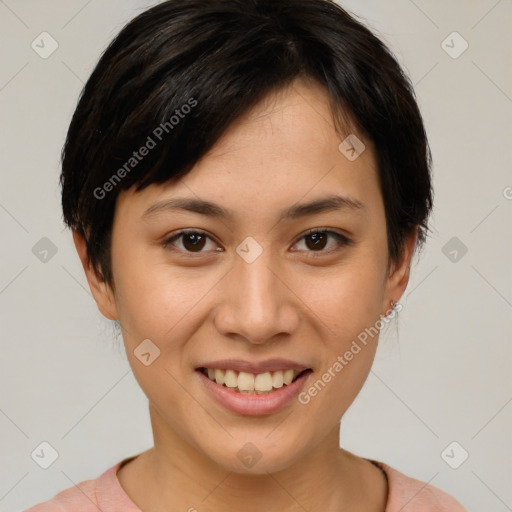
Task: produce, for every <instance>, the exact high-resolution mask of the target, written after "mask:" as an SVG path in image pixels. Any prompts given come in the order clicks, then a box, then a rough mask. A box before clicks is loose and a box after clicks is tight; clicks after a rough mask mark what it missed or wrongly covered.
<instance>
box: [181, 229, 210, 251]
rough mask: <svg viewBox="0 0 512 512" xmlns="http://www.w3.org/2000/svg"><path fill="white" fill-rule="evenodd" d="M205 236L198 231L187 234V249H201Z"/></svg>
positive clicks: (185, 239) (185, 241)
mask: <svg viewBox="0 0 512 512" xmlns="http://www.w3.org/2000/svg"><path fill="white" fill-rule="evenodd" d="M204 242H205V237H204V236H203V235H200V234H197V233H191V234H187V235H185V237H184V239H183V245H184V247H185V248H186V249H187V250H192V251H194V250H201V249H202V248H203V247H204Z"/></svg>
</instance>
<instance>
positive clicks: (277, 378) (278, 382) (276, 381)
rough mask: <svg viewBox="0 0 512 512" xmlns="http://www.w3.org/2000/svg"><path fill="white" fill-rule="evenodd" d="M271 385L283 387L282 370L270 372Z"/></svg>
mask: <svg viewBox="0 0 512 512" xmlns="http://www.w3.org/2000/svg"><path fill="white" fill-rule="evenodd" d="M272 386H273V387H275V388H276V389H278V388H282V387H283V372H274V373H273V374H272Z"/></svg>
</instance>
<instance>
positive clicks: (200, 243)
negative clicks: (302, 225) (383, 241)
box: [163, 229, 351, 253]
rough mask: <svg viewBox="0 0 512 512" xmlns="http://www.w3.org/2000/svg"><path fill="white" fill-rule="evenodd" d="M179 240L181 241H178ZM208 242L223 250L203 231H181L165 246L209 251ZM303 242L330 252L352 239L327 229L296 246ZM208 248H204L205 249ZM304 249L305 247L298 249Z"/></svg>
mask: <svg viewBox="0 0 512 512" xmlns="http://www.w3.org/2000/svg"><path fill="white" fill-rule="evenodd" d="M177 241H179V242H180V243H178V244H177V243H176V242H177ZM208 242H209V243H210V244H212V246H213V249H214V250H215V251H222V249H221V248H220V247H218V245H216V243H215V242H214V241H213V240H212V238H211V237H210V236H209V235H207V234H206V233H205V232H203V231H197V230H196V231H180V232H178V233H176V234H174V235H172V236H170V237H169V238H167V239H166V240H165V242H164V243H163V245H164V247H167V246H169V245H172V246H174V247H175V248H176V249H177V250H179V251H182V252H186V253H201V252H208V247H207V246H208ZM300 243H303V244H304V245H305V247H306V249H305V250H306V252H330V251H331V250H333V249H336V248H337V247H338V248H339V247H341V246H344V245H349V244H350V243H351V241H350V240H349V239H348V238H347V237H345V236H344V235H341V234H340V233H336V232H335V231H330V230H327V229H323V230H318V229H317V230H313V231H309V232H308V233H306V234H304V235H302V236H301V237H300V238H299V241H298V242H296V243H295V244H294V247H295V246H297V245H300ZM205 247H206V249H207V250H203V249H205ZM298 250H304V249H298Z"/></svg>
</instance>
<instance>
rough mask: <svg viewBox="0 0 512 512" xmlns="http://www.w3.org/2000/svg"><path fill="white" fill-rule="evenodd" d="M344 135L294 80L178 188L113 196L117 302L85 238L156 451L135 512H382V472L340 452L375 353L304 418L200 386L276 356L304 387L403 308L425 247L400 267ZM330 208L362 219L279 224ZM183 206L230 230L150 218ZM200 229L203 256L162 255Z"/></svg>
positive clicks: (177, 218) (330, 214)
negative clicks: (212, 369)
mask: <svg viewBox="0 0 512 512" xmlns="http://www.w3.org/2000/svg"><path fill="white" fill-rule="evenodd" d="M345 136H346V135H344V136H340V135H339V134H338V133H336V131H335V128H334V124H333V121H332V114H331V111H330V109H329V104H328V99H327V96H326V94H325V92H324V90H323V88H322V87H320V86H319V85H317V84H315V83H313V82H310V81H305V80H304V79H300V80H296V81H295V82H294V83H293V84H292V85H291V86H289V87H287V88H285V89H282V90H281V91H279V92H277V93H274V94H272V95H270V96H268V97H267V98H266V99H265V100H264V101H262V102H260V103H259V104H258V105H257V106H256V107H255V108H254V109H253V110H251V111H250V112H249V113H247V114H246V115H244V116H243V117H242V118H239V119H238V120H237V121H236V122H235V123H234V124H232V125H231V127H230V128H229V130H228V131H227V132H226V133H225V134H224V136H223V137H222V139H221V140H220V141H219V142H218V143H217V144H216V145H215V147H214V148H213V149H212V150H211V151H210V152H209V153H208V154H207V155H206V156H205V157H204V158H203V159H202V160H201V161H200V162H199V163H198V164H197V165H196V166H195V167H194V168H193V169H192V171H191V172H190V173H189V174H188V175H186V176H185V177H184V178H182V179H181V180H179V181H170V182H168V183H166V184H164V185H158V186H157V185H152V186H150V187H148V188H146V189H144V190H143V191H140V192H137V193H136V192H134V191H133V190H132V189H130V190H128V191H124V192H122V193H121V194H120V196H119V198H118V200H117V203H116V212H115V218H114V224H113V232H112V268H113V278H114V287H113V288H112V287H110V286H108V285H107V284H106V283H104V282H103V281H102V280H101V278H100V277H99V276H98V274H97V273H96V272H95V270H94V269H93V268H92V267H91V265H90V264H89V262H88V258H87V252H86V248H85V244H84V241H83V239H82V238H81V237H80V236H79V235H78V234H76V233H75V235H74V240H75V244H76V247H77V251H78V253H79V256H80V258H81V260H82V263H83V266H84V269H85V272H86V275H87V279H88V281H89V285H90V287H91V290H92V293H93V295H94V298H95V300H96V302H97V305H98V308H99V309H100V311H101V312H102V313H103V315H104V316H106V317H107V318H109V319H116V320H118V321H119V322H120V325H121V328H122V333H123V338H124V342H125V347H126V352H127V355H128V358H129V362H130V365H131V367H132V369H133V373H134V375H135V377H136V379H137V381H138V382H139V384H140V386H141V388H142V390H143V391H144V393H145V394H146V396H147V397H148V401H149V410H150V417H151V424H152V428H153V434H154V447H153V448H152V449H150V450H148V451H146V452H144V453H142V454H141V455H139V456H138V457H136V458H135V459H134V460H132V461H131V462H129V463H128V464H126V465H125V466H123V467H122V469H121V470H120V471H119V472H118V478H119V481H120V483H121V486H122V487H123V488H124V490H125V491H126V493H127V494H128V496H130V498H131V499H132V500H133V501H134V502H135V503H136V504H137V505H138V506H139V507H140V508H141V509H143V510H153V511H174V510H183V511H185V510H193V509H192V507H195V509H197V510H199V511H218V510H223V511H235V510H248V511H258V512H259V511H261V510H275V511H298V510H301V511H302V510H309V511H320V510H322V511H335V510H336V511H339V510H350V511H356V512H357V511H363V510H364V511H375V512H377V511H378V512H382V511H383V510H384V508H385V503H386V499H387V483H386V479H385V477H384V475H383V474H382V472H381V471H380V470H379V469H378V468H376V467H375V466H374V465H373V464H371V463H370V462H368V461H367V460H364V459H362V458H359V457H356V456H355V455H353V454H351V453H349V452H347V451H345V450H343V449H340V448H339V423H340V419H341V417H342V416H343V414H344V413H345V411H346V410H347V408H348V407H349V406H350V404H351V403H352V402H353V400H354V399H355V397H356V396H357V394H358V392H359V391H360V389H361V387H362V385H363V384H364V382H365V380H366V378H367V376H368V373H369V371H370V367H371V364H372V362H373V358H374V355H375V350H376V346H377V337H374V338H373V340H371V341H370V342H369V343H368V344H367V346H366V347H364V348H363V350H361V352H359V353H358V354H357V355H356V356H354V358H353V359H352V360H351V361H350V363H349V364H348V365H347V366H345V367H344V368H343V370H342V371H341V372H339V373H338V374H336V377H335V378H333V379H332V380H331V381H330V382H329V383H328V384H327V385H326V386H325V388H324V389H323V390H322V391H321V392H319V393H318V394H317V396H315V397H313V398H311V400H310V401H309V403H308V404H306V405H303V404H301V403H299V402H298V401H297V400H292V401H291V403H290V404H288V405H287V406H286V407H285V408H284V409H282V410H280V411H278V412H276V413H274V414H269V415H266V416H259V417H250V416H246V415H240V414H235V413H233V412H230V411H228V410H226V409H225V408H223V407H222V406H221V405H220V404H218V403H217V402H216V401H215V400H214V399H212V398H211V396H210V395H209V394H207V392H206V391H205V390H204V387H203V386H202V383H201V382H200V379H199V377H198V375H197V373H196V372H195V368H196V367H197V366H198V365H199V364H200V363H201V362H204V361H208V360H210V361H211V360H215V359H224V358H239V359H246V360H258V361H261V360H263V359H266V358H272V357H283V358H289V359H293V360H295V361H298V362H301V363H305V364H307V366H308V367H310V368H312V370H313V373H312V374H310V375H309V377H308V380H307V382H306V384H305V387H304V388H303V389H307V388H308V387H309V386H311V385H312V383H313V382H315V381H316V380H317V379H318V378H319V377H320V376H321V375H322V374H323V373H324V372H326V371H327V369H328V368H329V367H332V365H333V363H334V362H335V361H336V359H337V357H338V356H339V355H342V354H344V353H345V352H346V350H348V348H349V347H350V345H351V343H352V341H353V340H355V339H356V338H357V336H358V334H359V333H360V332H362V331H363V330H364V329H365V328H366V327H370V326H373V325H375V323H376V321H377V320H379V318H380V316H381V315H385V314H386V312H389V310H390V301H392V300H394V301H398V299H399V298H400V297H401V296H402V294H403V292H404V290H405V288H406V286H407V282H408V279H409V268H410V260H411V257H412V254H413V252H414V247H415V243H416V232H414V233H411V234H410V236H408V237H407V239H406V242H405V244H404V249H403V254H402V257H401V259H400V261H398V262H394V263H393V262H391V261H389V258H388V245H387V235H386V219H385V212H384V204H383V199H382V195H381V192H380V189H379V185H378V179H377V169H376V160H375V154H374V151H373V148H372V145H371V143H370V141H367V140H365V139H364V138H363V137H362V136H359V135H358V137H359V139H361V140H363V141H364V143H365V145H366V150H365V151H364V152H363V153H362V154H361V155H360V156H359V157H358V158H357V159H356V160H354V161H349V160H348V159H347V158H346V157H345V156H344V155H343V154H342V153H341V152H340V151H339V150H338V146H339V144H340V142H341V141H342V140H343V139H344V138H345ZM333 194H337V195H341V196H345V197H350V198H352V199H354V200H357V201H359V202H361V203H362V207H361V208H358V209H343V210H330V211H325V212H322V213H319V214H310V215H308V216H305V217H303V218H297V219H294V220H281V221H278V216H279V214H280V212H281V210H282V209H284V208H287V207H290V206H292V205H295V204H296V203H298V202H300V203H303V202H308V201H311V200H313V199H319V198H322V197H325V196H328V195H333ZM176 197H186V198H195V199H197V198H200V199H203V200H209V201H212V202H214V203H216V204H219V205H221V206H222V207H224V208H228V209H230V210H232V211H233V218H232V219H218V218H213V217H209V216H206V215H203V214H199V213H195V212H188V211H176V210H175V211H170V210H169V211H166V210H160V211H159V212H158V213H155V214H153V215H151V216H147V217H145V218H143V214H144V212H145V211H146V210H147V209H148V208H149V207H151V206H152V205H154V204H155V203H157V202H160V201H162V200H165V199H170V198H176ZM190 228H196V229H199V230H201V231H206V232H207V233H208V235H209V236H210V238H209V239H206V243H205V244H204V245H203V246H201V247H200V248H199V249H198V250H199V251H202V252H199V253H198V252H195V253H194V252H192V256H190V254H191V252H190V251H191V249H190V247H192V251H193V247H194V246H193V245H192V244H190V238H188V239H187V238H186V237H185V239H184V238H179V239H177V240H175V241H174V242H173V245H169V244H168V245H166V244H165V240H166V239H167V238H169V235H170V234H175V233H176V232H177V231H178V230H180V229H190ZM311 228H329V229H330V230H332V231H334V232H337V233H341V234H344V235H345V236H346V237H348V238H349V239H350V240H352V243H350V244H348V245H339V243H338V241H337V239H336V238H335V237H333V236H330V237H329V238H327V239H325V242H324V245H322V243H321V244H320V249H315V246H314V245H313V244H312V243H311V237H304V232H305V231H306V230H308V229H311ZM247 236H251V237H253V238H254V239H255V240H256V241H257V242H258V243H259V244H260V246H261V247H262V249H263V252H262V254H261V255H260V256H259V257H258V258H257V259H256V260H255V261H254V262H252V263H250V264H249V263H247V262H246V261H244V260H243V259H242V258H241V257H240V256H239V255H238V254H237V252H236V251H235V249H236V248H237V246H238V245H239V244H240V243H241V242H242V240H244V239H245V238H246V237H247ZM187 242H188V243H187ZM184 243H185V245H184ZM187 248H188V249H189V252H188V253H187ZM173 249H174V250H173ZM216 249H220V250H216ZM315 255H316V257H315ZM147 338H149V339H150V340H152V342H153V343H155V345H157V346H158V347H159V349H160V351H161V353H160V356H159V357H158V358H157V359H156V360H155V361H154V362H153V363H152V364H150V365H149V366H145V365H143V364H141V362H140V361H139V360H138V359H137V358H136V357H135V356H134V350H135V349H136V347H137V346H138V345H139V344H140V343H141V341H142V340H144V339H147ZM247 442H251V443H253V444H254V445H255V446H256V447H257V448H258V450H259V451H260V452H261V454H262V456H261V459H260V460H259V461H258V463H257V464H255V465H254V466H253V467H252V468H247V467H245V466H244V465H243V464H242V462H241V461H240V460H239V459H238V457H237V452H238V451H239V450H240V449H241V448H242V447H243V446H244V445H245V443H247Z"/></svg>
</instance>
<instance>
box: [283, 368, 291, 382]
mask: <svg viewBox="0 0 512 512" xmlns="http://www.w3.org/2000/svg"><path fill="white" fill-rule="evenodd" d="M293 377H294V371H293V370H285V371H284V373H283V382H284V383H285V384H286V385H287V386H288V384H291V382H292V380H293Z"/></svg>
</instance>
